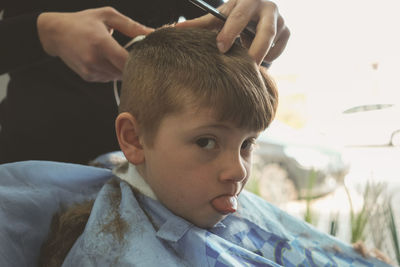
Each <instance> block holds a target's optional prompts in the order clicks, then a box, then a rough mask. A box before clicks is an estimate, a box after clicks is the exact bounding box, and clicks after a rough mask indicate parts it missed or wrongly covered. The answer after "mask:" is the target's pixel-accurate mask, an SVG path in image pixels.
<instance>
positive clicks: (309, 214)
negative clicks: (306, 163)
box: [304, 170, 317, 224]
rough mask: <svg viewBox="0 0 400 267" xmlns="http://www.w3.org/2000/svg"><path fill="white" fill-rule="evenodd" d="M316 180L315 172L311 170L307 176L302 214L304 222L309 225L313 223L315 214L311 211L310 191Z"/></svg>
mask: <svg viewBox="0 0 400 267" xmlns="http://www.w3.org/2000/svg"><path fill="white" fill-rule="evenodd" d="M316 180H317V172H316V171H315V170H311V171H310V174H309V176H308V184H307V194H306V212H305V214H304V220H305V221H306V222H308V223H310V224H312V223H313V222H314V221H315V219H316V218H315V214H313V212H312V210H311V204H312V199H313V197H312V189H313V187H314V185H315V181H316Z"/></svg>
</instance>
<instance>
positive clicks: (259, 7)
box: [177, 0, 290, 64]
mask: <svg viewBox="0 0 400 267" xmlns="http://www.w3.org/2000/svg"><path fill="white" fill-rule="evenodd" d="M218 9H219V11H220V12H221V13H223V14H224V15H227V17H228V18H227V21H226V23H225V25H223V22H222V21H221V20H220V19H218V18H216V17H214V16H213V15H211V14H207V15H205V16H202V17H200V18H196V19H193V20H188V21H185V22H182V23H178V24H177V26H178V27H201V28H208V29H221V28H222V29H221V31H220V32H219V34H218V36H217V45H218V48H219V50H220V51H221V52H223V53H225V52H226V51H227V50H229V48H230V47H231V46H232V44H233V42H234V41H235V39H236V38H237V36H239V35H240V33H241V32H242V30H243V29H244V28H245V27H246V26H247V24H248V23H249V22H250V21H254V22H255V24H256V25H257V27H256V36H255V38H254V39H253V40H248V38H246V36H245V34H242V37H243V38H242V42H243V43H244V44H245V45H246V46H247V47H248V48H249V54H250V56H252V57H253V58H254V60H255V61H256V62H257V64H260V63H261V61H263V59H265V61H267V62H268V63H272V61H274V60H275V59H276V58H277V57H279V56H280V54H281V53H282V52H283V50H284V49H285V47H286V44H287V42H288V39H289V36H290V32H289V29H288V28H287V27H286V25H285V22H284V20H283V18H282V16H281V15H280V14H279V12H278V8H277V6H276V4H275V3H273V2H271V1H267V0H230V1H229V2H227V3H225V4H223V5H221V6H220V7H219V8H218Z"/></svg>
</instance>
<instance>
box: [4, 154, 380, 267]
mask: <svg viewBox="0 0 400 267" xmlns="http://www.w3.org/2000/svg"><path fill="white" fill-rule="evenodd" d="M77 177H79V179H77ZM113 177H114V175H113V174H112V173H111V171H109V170H106V169H100V168H94V167H87V166H81V165H74V164H64V163H53V162H23V163H13V164H6V165H1V166H0V216H1V217H0V218H1V222H0V266H32V265H34V263H36V262H37V257H38V255H39V254H38V253H39V248H40V245H41V243H42V242H43V240H44V239H45V238H46V235H47V231H48V227H49V225H50V221H51V215H52V213H54V212H55V210H56V209H55V207H56V206H60V205H66V203H67V204H68V203H72V202H74V200H75V202H76V201H78V202H79V201H82V200H83V199H87V198H90V197H92V198H95V202H94V206H93V209H92V212H91V215H90V217H89V220H88V222H87V225H86V228H85V230H84V232H83V234H82V235H81V236H80V237H79V238H78V240H77V241H76V242H75V244H74V246H73V247H72V249H71V250H70V252H69V254H68V255H67V257H66V259H65V261H64V264H63V266H74V267H75V266H85V267H86V266H146V267H147V266H340V267H341V266H388V265H387V264H385V263H383V262H380V261H379V260H377V259H375V258H368V259H365V258H363V257H362V256H361V255H359V254H358V253H356V252H355V251H354V250H353V248H352V247H351V246H350V245H348V244H345V243H343V242H341V241H339V240H337V239H335V238H333V237H331V236H329V235H327V234H324V233H321V232H319V231H317V230H316V229H315V228H313V227H312V226H310V225H308V224H306V223H304V222H303V221H301V220H298V219H296V218H294V217H292V216H290V215H288V214H286V213H285V212H283V211H281V210H279V209H278V208H276V207H274V206H272V205H270V204H269V203H267V202H266V201H264V200H262V199H260V198H259V197H257V196H255V195H253V194H251V193H249V192H246V191H243V192H242V193H241V195H240V196H239V208H238V211H237V212H236V213H234V214H231V215H229V216H227V217H226V218H225V219H224V220H223V221H221V222H220V223H218V224H217V225H215V226H214V227H213V228H212V229H207V230H206V229H201V228H198V227H196V226H194V225H193V224H191V223H189V222H188V221H186V220H184V219H182V218H180V217H178V216H175V215H174V214H173V213H172V212H170V211H169V210H168V209H166V208H165V207H164V206H163V205H162V204H160V203H159V202H158V201H157V199H156V197H155V196H154V194H153V193H152V191H151V189H150V188H149V187H148V186H147V184H146V183H145V182H144V180H143V179H142V178H141V177H140V175H139V174H138V173H137V172H136V170H135V168H134V167H133V166H130V167H129V170H128V172H127V173H126V174H125V175H124V174H122V175H119V177H120V178H115V177H114V178H113ZM110 179H115V180H113V181H112V182H106V183H105V184H104V185H103V186H102V187H101V189H100V190H99V189H98V188H99V184H103V183H104V182H105V181H106V180H110ZM42 191H43V194H41V192H42ZM23 194H25V195H28V197H24V196H23ZM21 197H22V198H23V199H21ZM11 207H12V209H11ZM46 230H47V231H46Z"/></svg>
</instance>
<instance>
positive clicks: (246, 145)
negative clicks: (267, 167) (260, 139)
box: [240, 139, 255, 150]
mask: <svg viewBox="0 0 400 267" xmlns="http://www.w3.org/2000/svg"><path fill="white" fill-rule="evenodd" d="M254 142H255V140H254V139H249V140H246V141H244V142H243V144H242V146H241V147H240V149H242V150H251V149H252V148H253V145H254Z"/></svg>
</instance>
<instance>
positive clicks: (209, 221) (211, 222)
mask: <svg viewBox="0 0 400 267" xmlns="http://www.w3.org/2000/svg"><path fill="white" fill-rule="evenodd" d="M226 216H228V215H222V214H218V215H217V216H213V217H212V218H206V219H204V218H201V219H198V220H196V219H194V220H191V221H190V222H191V223H193V224H194V225H196V226H197V227H199V228H203V229H211V228H213V227H214V226H215V225H216V224H217V223H219V222H220V221H222V220H223V219H225V218H226Z"/></svg>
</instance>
